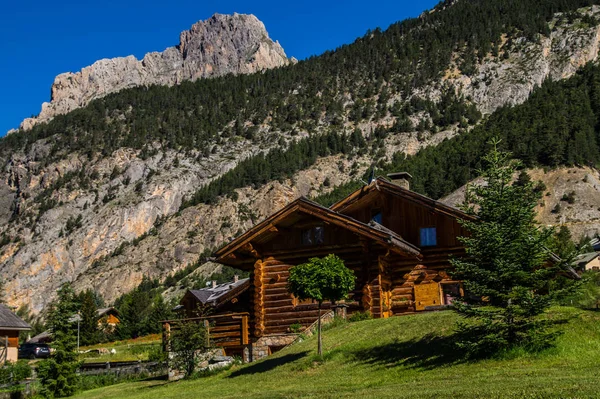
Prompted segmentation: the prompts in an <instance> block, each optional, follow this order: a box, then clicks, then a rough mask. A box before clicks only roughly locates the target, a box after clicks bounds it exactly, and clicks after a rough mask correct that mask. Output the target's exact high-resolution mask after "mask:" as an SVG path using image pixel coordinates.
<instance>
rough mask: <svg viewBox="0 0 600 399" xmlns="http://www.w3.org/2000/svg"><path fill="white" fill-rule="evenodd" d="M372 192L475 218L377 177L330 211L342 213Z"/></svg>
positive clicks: (450, 214)
mask: <svg viewBox="0 0 600 399" xmlns="http://www.w3.org/2000/svg"><path fill="white" fill-rule="evenodd" d="M374 192H382V193H386V194H390V195H393V196H396V197H401V198H403V199H405V200H407V201H410V202H414V203H417V204H420V205H423V206H425V207H427V208H429V209H431V210H433V211H436V212H439V213H443V214H446V215H449V216H452V217H455V218H460V219H467V220H474V219H475V217H474V216H472V215H469V214H467V213H465V212H463V211H461V210H460V209H457V208H454V207H451V206H449V205H446V204H444V203H442V202H440V201H436V200H434V199H431V198H429V197H426V196H424V195H422V194H419V193H416V192H414V191H410V190H407V189H405V188H402V187H400V186H398V185H397V184H394V183H391V182H389V181H388V180H386V179H385V178H383V177H378V178H377V179H375V180H373V182H371V184H369V185H367V186H364V187H361V188H359V189H358V190H356V191H355V192H353V193H352V194H350V195H349V196H347V197H346V198H344V199H343V200H341V201H339V202H336V203H335V204H333V205H332V206H331V208H330V209H331V210H333V211H335V212H340V213H344V211H345V210H346V209H348V208H350V207H351V206H353V205H355V204H357V203H359V202H360V201H361V200H362V199H363V198H365V197H366V196H367V195H368V194H371V193H374Z"/></svg>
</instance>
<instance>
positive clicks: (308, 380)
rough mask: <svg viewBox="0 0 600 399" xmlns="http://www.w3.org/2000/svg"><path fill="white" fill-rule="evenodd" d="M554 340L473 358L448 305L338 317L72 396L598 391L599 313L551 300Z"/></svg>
mask: <svg viewBox="0 0 600 399" xmlns="http://www.w3.org/2000/svg"><path fill="white" fill-rule="evenodd" d="M551 317H553V318H554V319H557V320H559V319H566V320H568V321H567V322H566V323H565V324H562V325H561V328H563V329H564V331H565V333H564V334H563V335H561V336H560V338H559V339H558V341H557V345H556V347H555V348H552V349H549V350H547V351H545V352H543V353H539V354H536V355H531V354H523V353H516V352H515V353H507V354H504V355H502V356H501V357H499V358H497V359H491V360H484V361H478V362H463V361H460V360H457V359H458V358H459V357H458V356H456V355H457V354H456V353H453V352H452V351H449V350H447V349H444V348H447V345H448V343H449V342H448V341H449V340H451V336H450V335H451V331H452V328H453V325H454V323H455V321H456V315H454V314H453V313H452V312H439V313H428V314H420V315H412V316H405V317H394V318H391V319H385V320H367V321H362V322H357V323H350V324H343V325H341V326H337V327H335V328H332V329H329V330H328V331H326V332H325V333H324V348H325V353H324V359H323V360H320V359H319V358H318V357H317V356H316V355H315V349H316V339H315V338H314V337H312V338H310V339H308V340H306V341H304V342H300V343H298V344H296V345H294V346H292V347H290V348H288V349H286V350H284V351H281V352H279V353H277V354H276V355H274V356H272V357H270V358H267V359H265V360H263V361H260V362H256V363H252V364H248V365H244V366H239V367H236V368H233V369H231V370H228V371H225V372H222V373H221V374H218V375H215V376H211V377H206V378H200V379H196V380H189V381H180V382H174V383H168V382H166V381H145V382H134V383H126V384H119V385H115V386H111V387H106V388H101V389H97V390H92V391H87V392H84V393H82V394H80V395H79V396H77V397H78V398H87V399H96V398H98V399H100V398H127V399H138V398H177V399H186V398H198V397H219V398H360V399H367V398H598V397H600V313H595V312H586V311H581V310H576V309H572V308H555V309H553V310H552V312H551Z"/></svg>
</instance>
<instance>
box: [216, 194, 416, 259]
mask: <svg viewBox="0 0 600 399" xmlns="http://www.w3.org/2000/svg"><path fill="white" fill-rule="evenodd" d="M295 213H305V214H308V215H311V216H313V217H316V218H318V219H321V220H323V221H326V222H328V223H331V224H333V225H336V226H339V227H342V228H345V229H348V230H351V231H353V232H354V233H356V234H358V235H360V236H363V237H365V238H369V239H372V240H374V241H376V242H378V243H379V244H381V245H383V246H384V247H386V248H389V249H390V250H391V251H393V252H397V253H399V254H402V255H405V256H412V257H415V258H417V259H420V258H421V252H420V251H419V248H417V247H415V246H414V245H412V244H411V243H409V242H407V241H405V240H404V239H403V238H402V237H400V236H399V235H398V234H396V233H394V232H393V231H390V230H387V229H380V228H376V227H375V226H370V225H368V224H365V223H362V222H359V221H358V220H356V219H353V218H351V217H349V216H347V215H343V214H341V213H338V212H335V211H334V210H331V209H329V208H325V207H323V206H321V205H319V204H317V203H316V202H313V201H310V200H308V199H306V198H304V197H301V198H298V199H297V200H296V201H294V202H292V203H291V204H289V205H288V206H286V207H285V208H283V209H281V210H280V211H279V212H276V213H275V214H273V215H271V216H270V217H268V218H267V219H265V220H264V221H262V222H261V223H259V224H257V225H256V226H254V227H253V228H251V229H250V230H248V231H247V232H246V233H244V234H242V235H241V236H239V237H238V238H236V239H235V240H233V241H232V242H230V243H229V244H227V245H225V246H224V247H222V248H221V249H219V250H218V251H217V252H216V253H215V256H216V257H217V262H219V263H227V262H224V260H225V259H224V258H225V257H226V256H228V255H230V254H233V253H234V252H235V251H236V250H238V249H240V248H242V247H243V246H244V245H247V244H248V243H250V242H251V241H252V240H254V239H256V238H257V237H260V236H262V235H269V234H276V232H277V227H276V225H277V224H278V223H280V222H282V221H283V220H285V219H286V218H288V217H290V216H291V215H293V214H295Z"/></svg>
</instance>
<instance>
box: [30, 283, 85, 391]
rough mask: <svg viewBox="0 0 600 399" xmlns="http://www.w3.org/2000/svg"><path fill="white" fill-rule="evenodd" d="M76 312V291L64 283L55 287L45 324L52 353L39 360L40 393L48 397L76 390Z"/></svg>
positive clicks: (77, 364) (77, 365)
mask: <svg viewBox="0 0 600 399" xmlns="http://www.w3.org/2000/svg"><path fill="white" fill-rule="evenodd" d="M76 312H77V301H76V298H75V292H74V291H73V288H71V285H70V284H68V283H66V284H64V285H63V286H62V287H61V288H60V289H59V290H58V298H57V299H56V300H55V301H54V302H53V303H52V304H51V305H50V310H49V312H48V320H47V324H46V327H47V328H48V329H49V330H50V332H51V333H52V339H53V341H52V347H53V348H54V354H53V355H52V357H51V358H49V359H46V360H44V361H42V362H40V363H39V367H38V369H37V374H38V378H39V379H40V381H41V384H42V389H41V391H40V393H41V394H42V395H43V396H44V397H47V398H53V397H54V398H60V397H65V396H71V395H73V394H74V393H75V390H76V389H77V385H78V382H79V376H78V375H77V373H76V371H77V368H78V367H79V364H80V363H79V362H78V361H77V353H76V349H77V331H76V327H74V326H73V321H72V317H73V315H74V314H75V313H76Z"/></svg>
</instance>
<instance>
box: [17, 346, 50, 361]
mask: <svg viewBox="0 0 600 399" xmlns="http://www.w3.org/2000/svg"><path fill="white" fill-rule="evenodd" d="M49 356H50V347H49V346H48V344H37V343H35V344H34V343H25V344H23V345H21V346H19V359H38V358H46V357H49Z"/></svg>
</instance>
